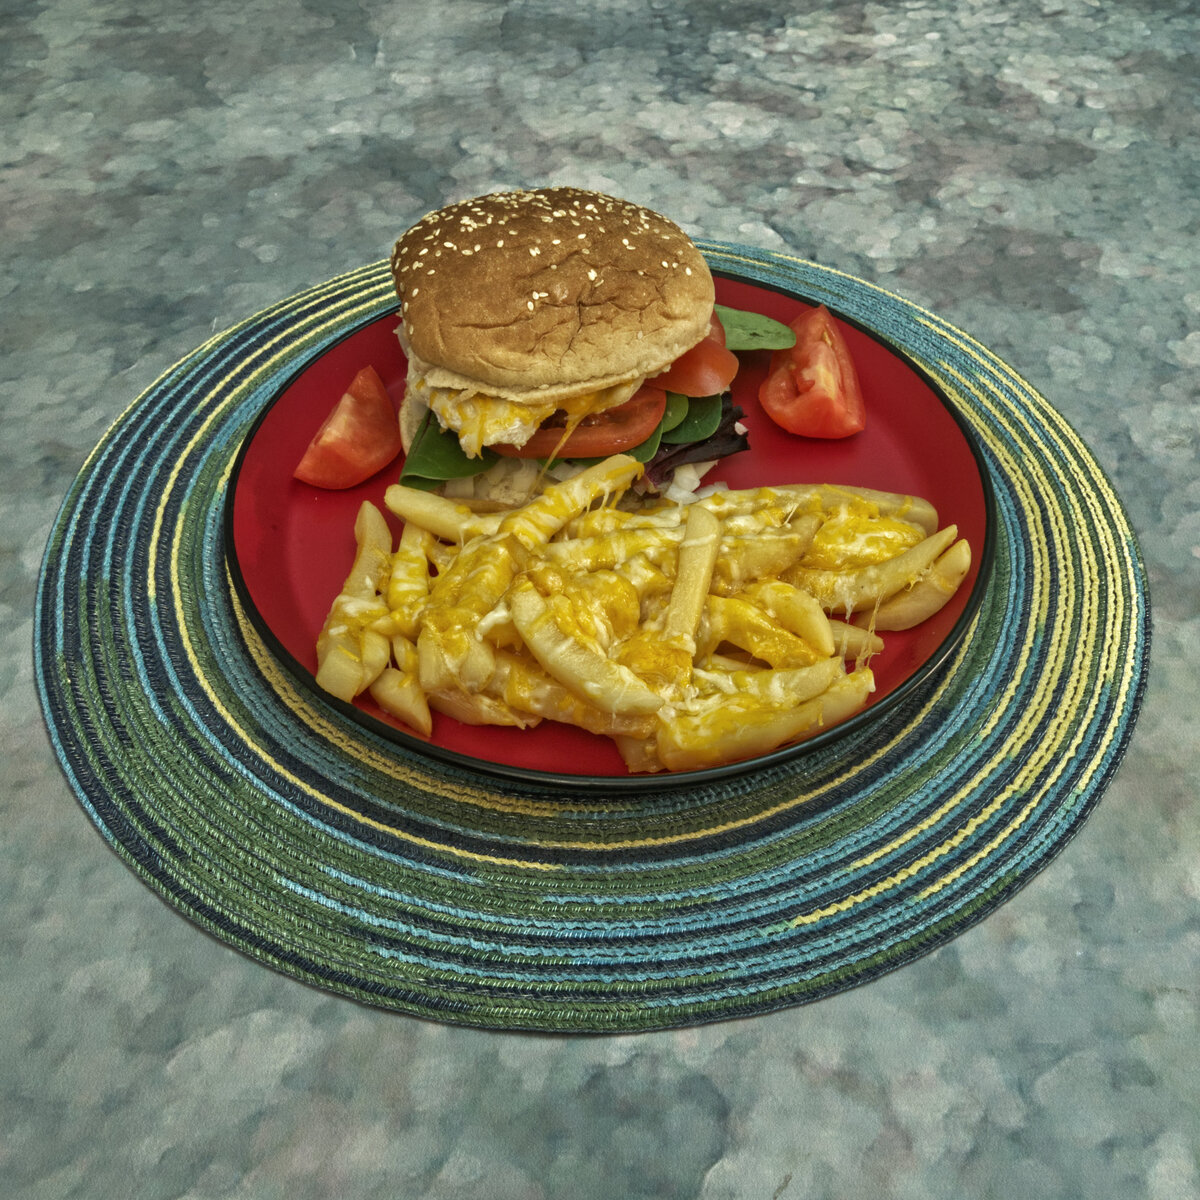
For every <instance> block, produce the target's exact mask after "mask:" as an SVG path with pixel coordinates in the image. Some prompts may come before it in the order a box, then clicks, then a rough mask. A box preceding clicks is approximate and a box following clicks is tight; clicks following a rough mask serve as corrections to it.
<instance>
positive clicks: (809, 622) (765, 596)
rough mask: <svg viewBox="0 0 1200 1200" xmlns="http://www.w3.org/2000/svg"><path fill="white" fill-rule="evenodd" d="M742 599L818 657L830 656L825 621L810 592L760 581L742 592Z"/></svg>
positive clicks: (830, 635) (775, 581)
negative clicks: (755, 606)
mask: <svg viewBox="0 0 1200 1200" xmlns="http://www.w3.org/2000/svg"><path fill="white" fill-rule="evenodd" d="M742 595H743V596H744V597H745V599H747V600H749V601H751V602H752V603H754V604H757V605H758V607H759V608H761V609H762V610H763V611H764V612H765V613H767V615H768V616H770V617H773V618H774V619H775V620H776V621H778V622H779V624H780V625H782V626H783V628H784V629H786V630H787V631H788V632H789V633H794V634H795V635H796V636H797V637H798V638H803V639H804V641H806V642H807V643H808V644H809V645H810V646H812V648H813V649H814V650H815V651H816V652H817V653H818V654H825V655H831V654H833V653H834V650H835V646H834V640H833V631H832V630H831V629H830V628H829V618H828V617H827V616H826V615H825V610H824V609H823V608H822V607H821V605H820V604H819V603H818V602H817V599H816V597H815V596H813V595H812V594H811V593H810V592H806V591H805V590H804V589H803V588H798V587H795V586H794V585H792V584H790V583H784V582H783V581H782V580H779V579H761V580H759V581H758V582H756V583H752V584H751V585H750V586H749V587H748V588H746V590H745V591H744V592H743V593H742Z"/></svg>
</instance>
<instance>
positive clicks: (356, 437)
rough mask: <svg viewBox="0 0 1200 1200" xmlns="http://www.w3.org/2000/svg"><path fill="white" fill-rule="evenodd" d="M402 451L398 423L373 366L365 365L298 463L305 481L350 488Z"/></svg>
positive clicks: (296, 471) (297, 476)
mask: <svg viewBox="0 0 1200 1200" xmlns="http://www.w3.org/2000/svg"><path fill="white" fill-rule="evenodd" d="M399 453H400V422H399V421H398V420H397V418H396V409H395V407H394V406H393V404H392V398H391V397H390V396H389V395H388V393H387V388H385V387H384V386H383V380H382V379H380V378H379V375H378V373H377V372H376V371H375V368H374V367H364V368H363V369H362V370H361V371H359V373H358V374H357V375H355V377H354V379H353V380H352V381H351V383H350V386H349V388H347V390H346V393H345V394H344V395H343V396H342V398H341V399H340V400H339V401H338V402H337V403H336V404H335V405H334V406H333V411H332V412H330V414H329V416H327V417H326V418H325V420H324V422H323V423H322V425H321V428H320V429H318V430H317V432H316V434H315V435H314V436H313V439H312V441H311V442H309V444H308V449H307V450H305V452H304V456H303V457H302V458H301V459H300V462H299V465H298V466H297V467H296V470H295V476H296V478H297V479H299V480H300V481H301V482H303V483H311V484H313V485H315V486H316V487H322V488H334V489H340V488H349V487H354V486H355V485H356V484H359V483H362V482H363V480H364V479H370V477H371V476H372V475H374V474H375V472H376V471H379V470H382V469H383V468H384V467H386V466H387V465H388V463H390V462H391V461H392V459H394V458H395V457H396V455H397V454H399Z"/></svg>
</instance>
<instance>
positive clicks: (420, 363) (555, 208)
mask: <svg viewBox="0 0 1200 1200" xmlns="http://www.w3.org/2000/svg"><path fill="white" fill-rule="evenodd" d="M391 267H392V274H393V277H394V278H395V282H396V291H397V294H398V295H399V297H400V302H401V315H402V318H403V330H402V340H403V341H404V343H405V349H406V351H407V353H408V355H409V361H410V379H412V378H413V377H414V376H419V377H420V379H421V383H422V386H424V387H427V388H435V389H436V388H442V389H455V390H456V391H460V392H467V393H475V394H481V395H488V396H495V397H500V398H503V399H506V400H510V401H515V402H517V403H537V404H539V405H541V404H545V403H546V402H549V401H553V400H555V399H556V398H558V397H562V396H567V395H572V394H579V393H582V392H591V391H595V392H600V391H603V390H605V389H613V388H616V387H622V388H623V389H624V390H625V394H626V395H628V394H631V391H630V390H629V389H628V388H627V387H626V386H625V385H636V384H637V383H640V381H641V380H642V379H644V378H646V377H647V376H652V375H655V374H657V373H659V372H660V371H662V370H664V369H665V368H666V367H667V366H669V365H670V364H671V363H672V362H673V361H674V360H675V359H676V358H678V357H679V356H680V355H681V354H682V353H683V352H684V351H685V350H688V349H690V348H691V347H692V346H694V345H695V344H696V343H697V342H699V341H700V340H701V339H702V338H703V337H704V335H705V333H706V332H707V330H708V324H709V318H710V316H711V314H712V309H713V298H714V294H713V282H712V276H711V275H710V274H709V270H708V267H707V265H706V263H705V261H704V258H703V257H702V255H701V254H700V252H699V250H698V249H697V248H696V246H695V245H694V244H693V243H692V241H691V239H690V238H689V237H688V236H687V235H686V234H685V233H684V232H683V231H682V230H681V229H680V228H679V227H678V226H677V225H675V224H674V223H672V222H671V221H669V220H667V218H666V217H663V216H660V215H659V214H658V213H655V212H652V211H651V210H649V209H646V208H642V207H641V206H639V205H637V204H632V203H630V202H628V201H625V200H618V199H615V198H614V197H612V196H606V195H603V194H601V193H599V192H590V191H582V190H580V189H577V188H569V187H553V188H543V189H537V190H533V191H514V192H495V193H492V194H490V195H486V196H480V197H478V198H476V199H473V200H464V201H461V202H460V203H457V204H452V205H450V206H448V207H446V208H442V209H439V210H438V211H436V212H432V213H430V214H428V215H427V216H426V217H424V218H422V219H421V220H420V221H419V222H417V224H416V225H414V226H413V227H412V228H411V229H410V230H408V232H407V233H405V234H404V236H403V237H401V238H400V240H399V241H398V242H397V243H396V246H395V250H394V251H393V254H392V259H391ZM616 394H617V393H613V395H616Z"/></svg>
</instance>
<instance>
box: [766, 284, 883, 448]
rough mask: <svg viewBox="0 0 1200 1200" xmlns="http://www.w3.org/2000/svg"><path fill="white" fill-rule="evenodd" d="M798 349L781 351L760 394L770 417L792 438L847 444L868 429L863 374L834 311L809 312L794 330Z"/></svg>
mask: <svg viewBox="0 0 1200 1200" xmlns="http://www.w3.org/2000/svg"><path fill="white" fill-rule="evenodd" d="M791 328H792V331H793V332H794V333H795V335H796V344H795V345H794V346H792V347H791V348H790V349H788V350H776V351H775V353H774V354H772V355H771V366H770V369H769V371H768V373H767V377H766V379H764V380H763V382H762V384H761V386H760V387H759V390H758V399H759V403H760V404H761V405H762V406H763V408H764V409H765V410H766V413H767V415H768V416H769V417H770V418H771V419H772V420H773V421H774V422H775V423H776V424H777V425H781V426H782V427H783V428H784V429H786V430H788V432H789V433H798V434H800V435H801V436H803V437H813V438H843V437H849V436H850V435H851V434H853V433H858V432H859V430H861V429H863V428H865V426H866V423H867V419H866V409H865V407H864V405H863V396H862V388H861V386H860V384H859V381H858V372H857V371H856V370H855V369H854V361H853V360H852V359H851V357H850V350H849V348H848V347H847V346H846V341H845V338H843V337H842V333H841V330H840V329H838V327H837V323H836V322H835V321H834V319H833V317H832V315H831V314H830V312H829V310H828V309H827V308H826V307H825V306H824V305H823V304H821V305H818V306H817V307H816V308H813V309H809V310H808V311H807V312H804V313H802V314H801V315H800V316H798V317H797V318H796V319H795V320H794V321H793V322H792V324H791Z"/></svg>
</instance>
